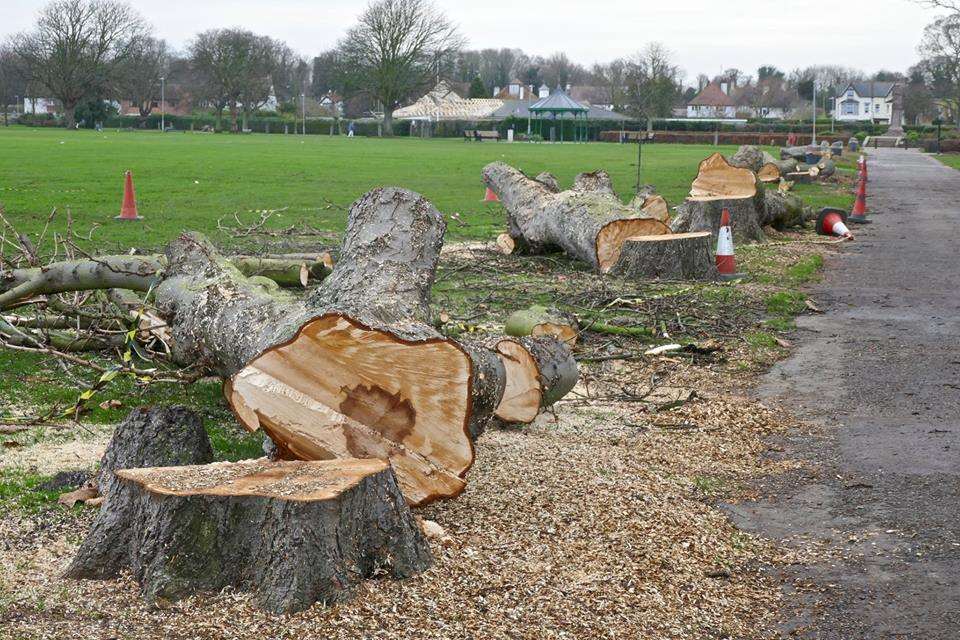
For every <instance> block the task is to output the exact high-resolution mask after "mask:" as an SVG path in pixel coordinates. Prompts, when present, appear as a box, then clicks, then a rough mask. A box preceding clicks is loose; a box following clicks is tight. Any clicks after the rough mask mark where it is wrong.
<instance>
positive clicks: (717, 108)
mask: <svg viewBox="0 0 960 640" xmlns="http://www.w3.org/2000/svg"><path fill="white" fill-rule="evenodd" d="M735 88H736V84H735V83H733V82H730V81H729V80H714V81H713V82H710V83H709V84H707V86H705V87H704V88H703V89H701V90H700V93H698V94H697V95H695V96H694V97H693V99H692V100H691V101H690V102H688V103H687V117H688V118H734V117H736V115H737V103H736V101H735V100H734V99H733V97H732V96H731V93H732V91H733V89H735Z"/></svg>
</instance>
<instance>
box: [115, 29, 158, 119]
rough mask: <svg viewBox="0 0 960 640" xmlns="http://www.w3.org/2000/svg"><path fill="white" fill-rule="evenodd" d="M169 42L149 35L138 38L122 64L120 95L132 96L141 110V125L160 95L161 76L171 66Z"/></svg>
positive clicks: (131, 100) (122, 96)
mask: <svg viewBox="0 0 960 640" xmlns="http://www.w3.org/2000/svg"><path fill="white" fill-rule="evenodd" d="M167 64H168V55H167V43H166V42H165V41H163V40H158V39H156V38H152V37H149V36H144V37H141V38H137V40H136V41H135V42H134V44H133V46H132V47H131V51H130V55H129V56H128V57H127V59H126V61H124V63H123V64H122V65H121V66H120V74H119V75H120V78H119V92H120V97H121V98H125V99H128V100H130V102H132V103H133V104H135V105H136V106H137V110H138V111H139V112H140V126H143V125H144V124H145V123H146V121H147V117H148V116H149V115H150V113H151V112H152V111H153V105H154V103H155V102H156V100H157V99H158V98H159V97H160V78H161V77H163V76H164V74H165V73H166V70H167Z"/></svg>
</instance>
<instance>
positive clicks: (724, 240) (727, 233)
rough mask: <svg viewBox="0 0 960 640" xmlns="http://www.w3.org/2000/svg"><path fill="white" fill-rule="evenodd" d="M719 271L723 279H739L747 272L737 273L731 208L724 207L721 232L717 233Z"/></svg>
mask: <svg viewBox="0 0 960 640" xmlns="http://www.w3.org/2000/svg"><path fill="white" fill-rule="evenodd" d="M717 273H719V274H720V279H721V280H737V279H739V278H745V277H746V274H743V273H737V261H736V258H734V255H733V229H731V227H730V210H729V209H727V208H726V207H724V208H723V213H721V214H720V232H719V233H718V234H717Z"/></svg>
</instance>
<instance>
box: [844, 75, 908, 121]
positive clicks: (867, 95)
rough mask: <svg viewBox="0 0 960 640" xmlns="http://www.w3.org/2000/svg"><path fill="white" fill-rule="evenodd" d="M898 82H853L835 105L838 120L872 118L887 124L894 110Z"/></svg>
mask: <svg viewBox="0 0 960 640" xmlns="http://www.w3.org/2000/svg"><path fill="white" fill-rule="evenodd" d="M896 86H897V83H896V82H870V81H867V82H851V83H850V84H848V85H847V88H846V89H844V90H843V91H842V92H841V93H840V95H839V97H837V99H836V101H835V105H834V110H835V113H834V117H835V118H836V119H837V120H846V121H851V120H871V121H873V122H877V123H883V124H887V123H889V122H890V116H891V113H892V112H893V89H894V87H896Z"/></svg>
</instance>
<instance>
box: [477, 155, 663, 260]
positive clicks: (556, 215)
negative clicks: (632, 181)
mask: <svg viewBox="0 0 960 640" xmlns="http://www.w3.org/2000/svg"><path fill="white" fill-rule="evenodd" d="M483 180H484V182H485V183H486V185H487V186H488V187H490V188H491V189H492V190H493V191H494V192H496V194H497V195H498V196H499V198H500V201H501V202H502V203H503V206H504V208H505V209H506V211H507V229H508V233H509V236H510V238H511V239H512V240H513V242H514V248H515V250H519V251H523V252H528V253H540V252H543V251H545V250H548V249H550V248H554V247H557V248H560V249H563V250H564V251H566V252H567V253H568V254H569V255H571V256H573V257H575V258H578V259H580V260H583V261H584V262H587V263H589V264H591V265H593V267H594V268H596V269H597V270H598V271H600V272H601V273H606V272H607V271H609V270H610V269H611V268H613V266H614V265H615V264H616V262H617V260H618V259H619V257H620V246H621V245H622V244H623V241H624V239H626V238H629V237H632V236H637V235H655V234H658V233H668V232H669V230H670V229H669V227H667V225H666V224H664V223H663V222H661V221H660V220H659V219H657V218H656V217H655V216H657V215H662V212H661V210H660V209H661V208H662V207H661V205H660V203H659V201H656V199H654V198H653V196H652V195H650V194H644V195H641V196H638V197H637V198H634V200H633V201H632V202H631V203H630V204H629V205H625V204H623V203H622V202H620V199H619V198H618V197H617V195H616V193H615V192H614V190H613V185H612V183H611V182H610V177H609V176H608V175H607V174H606V172H604V171H597V172H594V173H582V174H580V175H578V176H577V177H576V179H575V181H574V185H573V188H571V189H568V190H566V191H560V192H555V191H553V190H552V189H551V188H550V187H548V186H545V185H544V183H543V182H541V181H538V180H534V179H533V178H529V177H527V176H525V175H524V174H523V173H522V172H520V171H518V170H517V169H514V168H513V167H511V166H509V165H507V164H504V163H502V162H494V163H491V164H488V165H487V166H486V167H484V168H483ZM648 201H649V204H648ZM645 206H650V207H651V212H650V213H648V212H647V211H644V207H645ZM498 243H499V241H498Z"/></svg>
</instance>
